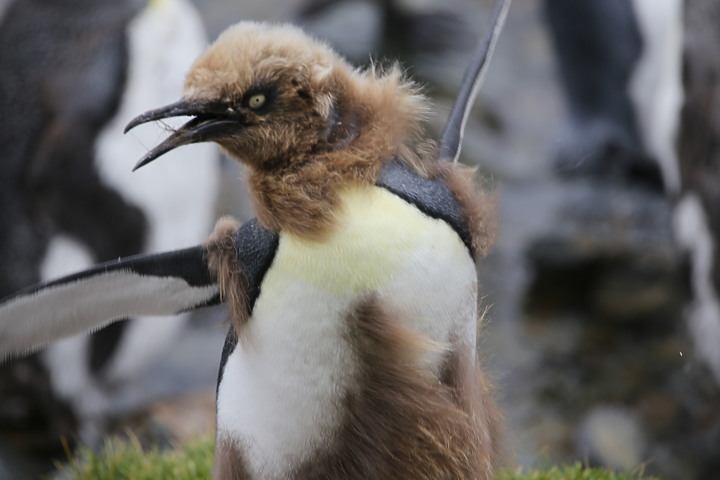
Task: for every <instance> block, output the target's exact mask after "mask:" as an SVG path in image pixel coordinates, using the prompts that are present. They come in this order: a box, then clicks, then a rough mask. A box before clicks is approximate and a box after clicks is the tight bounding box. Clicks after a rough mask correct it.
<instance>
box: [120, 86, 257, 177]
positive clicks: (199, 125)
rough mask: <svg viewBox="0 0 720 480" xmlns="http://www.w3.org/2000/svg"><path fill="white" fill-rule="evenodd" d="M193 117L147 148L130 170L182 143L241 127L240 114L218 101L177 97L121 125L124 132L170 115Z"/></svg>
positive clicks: (203, 140) (242, 125) (225, 134)
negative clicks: (163, 105)
mask: <svg viewBox="0 0 720 480" xmlns="http://www.w3.org/2000/svg"><path fill="white" fill-rule="evenodd" d="M181 116H183V117H185V116H187V117H195V118H193V119H192V120H190V121H189V122H187V123H186V124H184V125H183V126H182V127H180V128H178V129H177V130H175V131H174V132H173V133H172V134H171V135H170V136H169V137H168V138H166V139H165V141H163V142H162V143H161V144H160V145H158V146H157V147H155V148H153V149H152V150H150V151H149V152H148V153H147V154H146V155H145V156H144V157H142V158H141V159H140V160H139V161H138V162H137V163H136V164H135V167H133V172H134V171H135V170H137V169H139V168H140V167H143V166H145V165H147V164H148V163H150V162H152V161H153V160H155V159H156V158H158V157H160V156H161V155H164V154H166V153H167V152H169V151H170V150H173V149H175V148H177V147H180V146H182V145H189V144H191V143H201V142H211V141H213V140H217V139H219V138H222V137H225V136H227V135H229V134H231V133H237V131H238V130H239V129H240V128H242V127H244V126H245V121H244V119H243V118H242V116H241V115H239V114H238V113H237V112H236V111H234V110H232V109H231V108H229V107H228V105H227V104H224V103H220V102H199V101H191V100H180V101H179V102H175V103H172V104H170V105H167V106H165V107H161V108H157V109H155V110H150V111H149V112H145V113H143V114H142V115H138V116H137V117H135V118H134V119H132V120H131V121H130V123H128V124H127V126H126V127H125V131H124V133H127V132H129V131H130V130H131V129H133V128H135V127H137V126H138V125H141V124H143V123H147V122H154V121H157V120H162V119H165V118H171V117H181Z"/></svg>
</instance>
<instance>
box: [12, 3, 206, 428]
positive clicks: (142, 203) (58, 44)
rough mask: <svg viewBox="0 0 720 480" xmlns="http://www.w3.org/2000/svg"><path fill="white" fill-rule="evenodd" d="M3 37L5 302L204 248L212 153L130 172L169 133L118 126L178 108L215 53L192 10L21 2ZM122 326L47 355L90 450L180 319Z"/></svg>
mask: <svg viewBox="0 0 720 480" xmlns="http://www.w3.org/2000/svg"><path fill="white" fill-rule="evenodd" d="M0 37H2V47H0V49H2V52H1V53H0V57H1V59H0V69H2V71H3V72H7V75H3V79H2V80H0V82H2V85H3V91H4V93H5V94H6V95H5V94H4V95H3V100H2V105H1V109H2V112H3V115H2V120H0V122H2V128H0V137H2V140H1V141H2V144H3V145H6V146H7V148H6V149H4V152H3V153H4V155H3V175H2V178H3V183H4V185H5V187H4V188H0V190H2V191H3V193H2V194H0V195H1V196H2V205H3V213H2V215H0V222H1V223H2V225H1V226H2V231H3V235H2V240H0V260H2V261H0V292H1V293H0V294H2V295H6V294H9V293H11V292H12V291H14V290H17V289H18V288H21V287H23V286H27V285H30V284H32V283H36V282H37V281H39V280H43V279H50V278H56V277H58V276H60V275H63V274H67V273H70V272H72V271H77V270H78V269H82V268H87V267H88V266H91V265H92V264H94V263H97V262H98V261H106V260H110V259H113V258H118V257H120V256H127V255H131V254H134V253H141V252H153V251H159V250H167V249H172V248H180V247H183V246H187V245H192V244H195V243H197V242H198V241H200V240H201V239H202V238H203V237H204V236H205V234H206V232H207V229H208V228H209V226H210V225H212V221H213V220H212V219H213V215H214V207H215V195H216V193H215V192H216V191H217V185H218V177H219V165H218V162H217V161H216V160H217V152H216V151H215V148H214V147H213V146H211V145H203V146H198V147H194V151H188V152H178V153H179V154H180V155H181V156H182V157H201V158H204V159H205V161H192V162H184V163H186V165H185V166H184V167H183V168H181V169H177V170H175V171H172V172H157V173H156V174H152V175H149V176H148V177H145V178H139V177H138V176H134V177H132V178H131V177H130V175H129V172H128V171H127V169H126V168H124V167H123V166H122V165H124V160H125V159H126V158H133V157H137V156H139V155H141V154H142V152H143V151H144V145H145V144H148V143H152V142H154V141H156V139H157V138H158V136H159V135H160V132H161V131H162V130H161V129H159V128H154V129H147V130H144V131H141V132H138V133H136V134H135V135H133V136H123V135H121V134H120V132H121V126H122V125H124V124H125V123H127V121H128V120H129V119H130V118H131V116H132V114H133V112H136V111H137V110H138V109H141V108H147V106H148V105H152V104H153V102H157V101H158V100H159V99H165V101H170V100H171V99H174V98H177V96H178V95H180V94H181V92H182V81H181V76H182V73H183V72H184V71H186V70H187V68H189V66H190V64H191V63H192V61H193V60H194V59H195V58H197V56H198V55H199V54H200V53H201V52H202V50H203V49H204V48H205V46H206V39H205V34H204V29H203V26H202V24H201V22H200V19H199V16H198V15H197V13H196V12H195V10H194V8H193V7H192V6H191V5H190V4H189V3H188V2H187V1H186V0H153V1H151V2H149V3H147V2H144V1H136V0H127V1H115V0H113V1H94V0H93V1H92V2H85V1H66V0H58V1H57V2H45V1H39V0H29V1H24V0H23V1H17V2H14V3H12V4H11V5H10V6H9V8H8V10H7V11H6V14H5V17H4V22H3V24H2V26H1V27H0ZM4 148H5V147H4ZM181 161H182V160H181ZM181 219H182V220H181ZM184 317H186V315H185V316H184ZM115 325H117V326H115ZM115 325H114V326H113V327H112V328H110V329H107V330H105V331H102V332H99V333H98V334H96V335H93V336H87V335H82V336H78V337H75V338H71V339H66V340H63V341H61V342H58V343H56V344H53V345H51V346H50V347H49V348H48V349H47V350H46V351H44V352H42V353H41V354H40V356H39V360H40V362H39V363H40V364H41V365H42V366H43V367H44V368H45V369H47V370H48V372H49V378H50V382H51V386H52V391H53V392H54V394H55V395H57V396H58V397H59V398H60V399H62V400H64V401H66V402H68V403H69V404H70V407H71V410H73V412H74V413H75V414H76V416H77V417H78V420H79V422H80V429H81V432H82V433H84V434H85V435H84V436H85V438H89V437H96V436H97V434H99V433H100V432H99V431H98V429H99V428H101V423H102V420H103V419H104V418H105V417H106V416H107V415H108V414H109V413H110V412H111V411H112V410H113V401H114V399H115V398H116V396H117V395H118V393H119V391H122V388H123V387H124V386H125V385H127V382H128V381H129V380H130V379H132V378H133V377H134V376H135V375H136V374H138V373H139V372H140V371H141V370H142V369H143V368H145V367H146V366H147V365H149V364H150V363H151V361H152V360H153V359H155V358H156V357H157V355H158V354H161V353H162V352H163V350H164V347H166V346H169V345H170V344H171V343H172V342H173V341H174V340H175V338H176V335H177V333H178V332H179V330H180V329H181V328H182V326H183V325H184V319H183V318H180V319H178V320H177V321H172V322H156V321H152V320H143V319H137V320H133V321H132V322H129V323H128V322H121V323H118V324H115ZM150 339H152V346H150V344H149V343H148V341H149V340H150ZM29 381H30V383H32V382H37V381H38V378H37V377H36V378H35V379H31V380H29ZM21 391H23V389H21V390H20V392H21ZM93 432H95V434H94V433H93Z"/></svg>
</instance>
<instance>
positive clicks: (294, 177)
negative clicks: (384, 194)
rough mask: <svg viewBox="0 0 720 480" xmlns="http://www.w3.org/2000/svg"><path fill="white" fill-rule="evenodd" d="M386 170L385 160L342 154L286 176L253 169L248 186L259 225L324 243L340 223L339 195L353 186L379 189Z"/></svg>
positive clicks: (302, 165)
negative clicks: (337, 223) (380, 174)
mask: <svg viewBox="0 0 720 480" xmlns="http://www.w3.org/2000/svg"><path fill="white" fill-rule="evenodd" d="M382 165H383V162H381V161H380V160H379V159H377V160H367V158H366V157H365V158H364V157H363V156H357V155H353V154H352V153H348V152H337V151H336V152H327V153H322V154H316V155H314V157H313V158H311V159H310V161H305V162H303V161H298V162H296V163H294V164H293V165H292V166H290V167H287V168H284V169H280V170H274V171H264V170H261V169H251V170H250V175H249V177H248V182H249V186H250V192H251V194H252V198H253V201H254V204H255V211H256V214H257V219H258V221H259V222H260V223H261V224H262V225H263V226H264V227H265V228H267V229H268V230H272V231H275V232H280V231H285V232H289V233H292V234H295V235H297V236H299V237H302V238H306V239H310V240H317V241H321V240H322V239H323V238H325V237H326V235H327V234H328V233H329V232H330V231H331V230H332V228H333V226H334V225H335V223H336V221H337V214H338V212H339V209H340V208H341V207H342V206H341V200H340V196H339V192H340V191H341V190H342V189H343V188H345V187H348V186H351V185H359V186H371V185H373V184H374V183H375V180H376V179H377V176H378V174H379V172H380V169H381V168H382Z"/></svg>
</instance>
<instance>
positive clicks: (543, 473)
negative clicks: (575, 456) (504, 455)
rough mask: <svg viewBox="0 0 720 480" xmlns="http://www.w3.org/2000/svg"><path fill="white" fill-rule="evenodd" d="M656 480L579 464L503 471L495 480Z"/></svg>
mask: <svg viewBox="0 0 720 480" xmlns="http://www.w3.org/2000/svg"><path fill="white" fill-rule="evenodd" d="M641 479H642V480H657V479H656V478H655V477H645V476H643V474H642V471H638V472H633V473H620V472H613V471H609V470H602V469H599V468H587V467H585V466H583V465H582V464H581V463H576V464H574V465H569V466H564V467H552V468H550V469H547V470H529V471H504V472H502V473H501V474H500V475H498V477H497V478H496V480H641Z"/></svg>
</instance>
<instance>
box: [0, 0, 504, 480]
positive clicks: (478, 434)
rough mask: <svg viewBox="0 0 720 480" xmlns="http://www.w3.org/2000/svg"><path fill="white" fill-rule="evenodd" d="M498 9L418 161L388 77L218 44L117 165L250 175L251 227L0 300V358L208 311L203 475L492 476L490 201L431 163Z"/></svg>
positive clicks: (448, 142)
mask: <svg viewBox="0 0 720 480" xmlns="http://www.w3.org/2000/svg"><path fill="white" fill-rule="evenodd" d="M508 6H509V2H508V1H503V2H499V4H498V7H497V8H496V12H495V16H494V21H495V24H494V27H493V29H492V31H491V33H490V34H489V35H488V37H487V42H486V44H485V45H484V48H483V49H481V50H480V54H479V55H478V57H477V59H476V60H475V63H474V64H473V65H472V67H473V68H472V69H471V70H470V73H469V75H468V77H467V80H466V81H465V82H464V85H463V88H462V91H461V95H460V97H459V99H458V102H457V104H456V107H455V108H454V109H453V112H452V113H451V119H450V120H449V122H448V126H447V128H446V130H445V132H444V133H443V136H442V139H441V142H440V145H439V146H438V148H437V154H436V155H430V154H424V153H423V152H424V151H426V149H422V148H417V143H416V138H415V137H416V133H417V128H418V122H419V121H420V120H421V119H422V116H423V114H424V112H425V110H426V105H425V101H424V99H423V98H422V97H421V96H420V95H419V94H418V92H417V88H416V87H415V86H414V85H413V84H412V83H411V82H409V81H407V80H406V79H404V78H403V77H402V75H401V73H400V72H399V69H398V68H397V67H393V68H389V69H388V70H386V71H379V70H378V69H370V70H365V71H360V70H356V69H353V68H352V67H351V66H350V65H349V64H348V63H347V62H346V61H345V60H343V59H342V58H341V57H339V56H338V55H337V54H336V53H335V52H333V51H332V50H331V49H330V48H329V47H328V46H327V45H325V44H323V43H321V42H318V41H316V40H313V39H311V38H308V37H307V36H305V35H304V34H303V33H302V32H301V31H300V30H298V29H297V28H294V27H290V26H267V25H262V24H256V23H251V22H248V23H241V24H238V25H236V26H234V27H231V28H230V29H228V30H227V31H226V32H225V33H224V34H223V35H221V36H220V38H219V39H218V40H217V41H216V42H215V44H213V46H212V47H211V48H210V49H209V50H208V51H207V52H206V53H205V54H204V55H203V56H201V57H200V58H199V59H198V61H197V62H196V63H195V64H194V65H193V67H192V68H191V70H190V72H189V73H188V76H187V78H186V83H185V90H184V94H183V97H182V99H181V100H180V101H177V102H175V103H172V104H170V105H168V106H166V107H162V108H159V109H156V110H152V111H149V112H147V113H145V114H143V115H140V116H139V117H136V118H135V119H134V120H133V121H131V122H130V123H129V124H128V127H127V128H128V129H131V128H134V127H136V126H138V125H140V124H143V123H147V122H150V121H157V120H161V119H165V118H170V117H174V116H191V117H193V118H192V119H191V120H189V121H188V122H187V123H185V124H184V125H183V126H181V127H179V128H177V129H175V130H174V131H173V132H172V133H171V134H170V136H169V137H168V138H167V139H166V140H165V141H163V142H162V143H161V144H160V145H159V146H157V147H156V148H154V149H153V150H151V151H150V152H149V153H147V154H146V155H145V156H144V157H143V158H142V159H141V160H140V161H139V162H138V164H137V166H136V168H139V167H141V166H143V165H146V164H147V163H149V162H151V161H153V160H154V159H156V158H157V157H159V156H161V155H163V154H165V153H167V152H169V151H171V150H173V149H175V148H177V147H179V146H183V145H188V144H191V143H198V142H207V141H212V142H216V143H219V144H220V145H221V146H223V147H224V148H225V149H226V150H227V151H228V153H229V154H230V155H231V156H232V157H233V158H235V159H237V160H239V161H241V162H242V163H243V164H245V165H246V166H247V167H248V174H249V183H250V188H251V192H252V194H253V198H254V201H255V206H256V212H257V218H256V219H254V220H251V221H250V222H247V223H246V224H244V225H242V226H238V225H237V224H236V223H234V222H233V221H232V220H228V219H225V220H221V221H220V222H218V224H217V226H216V228H215V232H214V233H213V235H212V236H211V237H210V239H209V240H208V241H207V242H206V243H205V244H203V245H200V246H197V247H193V248H188V249H185V250H178V251H174V252H168V253H164V254H157V255H143V256H138V257H134V258H129V259H125V260H121V261H118V262H110V263H106V264H103V265H99V266H97V267H95V268H93V269H90V270H86V271H84V272H81V273H78V274H74V275H70V276H68V277H65V278H63V279H59V280H57V281H52V282H49V283H45V284H42V285H38V286H35V287H31V288H29V289H27V290H25V291H23V292H19V293H17V294H16V295H14V296H12V297H10V298H8V299H6V300H5V301H4V302H3V303H2V304H0V356H7V355H13V354H17V353H21V352H23V351H27V350H29V349H33V348H37V347H38V346H39V345H42V344H44V343H46V342H48V341H52V340H54V339H56V338H59V337H62V336H64V335H67V334H71V333H74V332H78V331H82V330H86V329H88V328H93V327H95V326H97V325H102V324H104V323H105V322H107V321H112V320H113V319H115V318H118V317H122V316H125V315H134V314H138V313H143V314H158V313H174V312H177V311H186V310H189V309H193V308H198V307H201V306H205V305H209V304H214V303H217V302H219V301H221V300H222V301H225V302H226V303H227V306H228V309H229V312H230V320H231V321H230V329H229V332H228V335H227V339H226V343H225V347H224V349H223V353H222V358H221V365H220V371H219V375H218V390H217V449H216V455H215V471H214V477H215V478H216V479H240V478H242V479H253V478H262V479H275V478H277V479H279V478H283V479H289V478H427V479H431V478H432V479H438V478H448V479H468V478H474V479H482V480H489V479H491V478H494V474H495V471H496V468H497V466H498V464H499V463H500V462H501V458H502V452H501V451H502V448H501V445H502V443H503V442H502V432H501V430H502V428H501V421H500V415H499V413H498V411H497V408H496V406H495V402H494V399H493V395H492V392H491V388H490V386H489V384H488V382H487V380H486V378H485V374H484V373H483V371H482V365H481V362H480V359H479V357H478V353H477V351H476V348H477V344H476V334H477V313H478V312H477V306H478V305H477V302H478V289H477V271H476V261H477V260H479V259H480V258H481V257H482V256H483V255H484V253H485V252H486V250H487V248H488V247H489V245H490V242H491V240H492V228H491V223H492V222H491V218H490V217H491V213H490V212H491V210H492V207H491V206H490V205H489V202H488V197H487V196H486V195H485V194H484V193H483V192H482V191H481V190H479V189H477V187H476V186H475V185H474V182H473V178H472V172H471V171H470V170H468V169H466V168H462V167H459V166H458V165H457V164H456V163H453V162H451V161H449V160H453V159H457V156H458V154H459V146H460V143H461V140H462V133H463V129H464V124H465V121H466V119H467V114H468V109H469V105H470V104H471V103H472V100H473V99H474V96H475V93H476V92H477V86H478V85H479V79H480V78H481V77H482V73H483V72H484V69H485V65H486V64H487V61H486V60H487V54H488V52H490V51H492V47H493V45H494V43H495V40H496V39H497V35H498V33H499V30H500V25H501V24H502V20H503V19H504V16H505V14H506V12H507V8H508ZM70 298H81V299H82V300H79V301H77V302H73V303H72V305H66V304H65V301H66V300H67V299H70ZM100 317H103V319H104V320H103V321H99V320H98V319H99V318H100Z"/></svg>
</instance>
